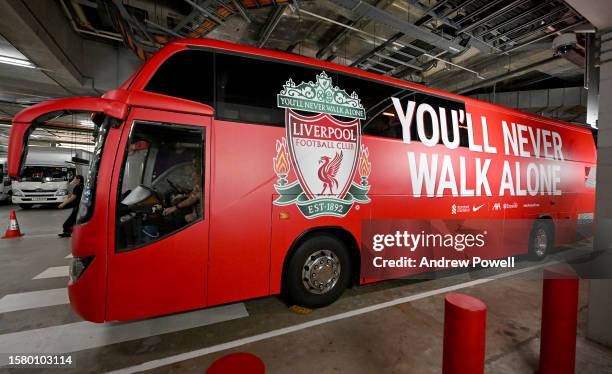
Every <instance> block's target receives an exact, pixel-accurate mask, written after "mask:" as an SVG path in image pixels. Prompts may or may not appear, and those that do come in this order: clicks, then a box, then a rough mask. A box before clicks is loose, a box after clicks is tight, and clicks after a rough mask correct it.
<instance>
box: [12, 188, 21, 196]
mask: <svg viewBox="0 0 612 374" xmlns="http://www.w3.org/2000/svg"><path fill="white" fill-rule="evenodd" d="M13 196H23V192H21V191H20V190H17V189H13Z"/></svg>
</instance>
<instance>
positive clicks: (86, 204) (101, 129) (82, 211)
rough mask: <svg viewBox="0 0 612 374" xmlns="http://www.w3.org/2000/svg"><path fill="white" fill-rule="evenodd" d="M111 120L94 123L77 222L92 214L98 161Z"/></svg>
mask: <svg viewBox="0 0 612 374" xmlns="http://www.w3.org/2000/svg"><path fill="white" fill-rule="evenodd" d="M112 121H113V119H112V118H110V117H106V118H105V119H104V120H103V121H102V123H101V124H100V125H98V124H96V128H95V132H94V138H95V144H94V149H93V154H92V156H91V159H90V161H89V169H88V170H87V176H86V178H85V185H84V186H83V195H82V196H81V202H80V204H79V212H78V214H77V223H84V222H86V221H88V220H89V219H90V218H91V215H92V214H93V209H94V202H95V195H96V180H97V178H98V169H99V168H100V161H101V160H102V151H103V150H104V143H105V142H106V137H107V135H108V129H109V128H110V126H111V122H112ZM94 123H95V121H94Z"/></svg>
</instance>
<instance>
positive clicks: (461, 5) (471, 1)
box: [440, 0, 476, 17]
mask: <svg viewBox="0 0 612 374" xmlns="http://www.w3.org/2000/svg"><path fill="white" fill-rule="evenodd" d="M475 1H476V0H467V1H465V2H464V3H462V4H459V6H458V7H455V8H452V9H451V10H447V11H446V12H444V13H443V14H442V15H441V16H440V17H447V16H448V15H449V14H452V13H453V12H456V11H458V10H459V9H461V8H464V7H466V6H468V5H470V4H472V3H473V2H475Z"/></svg>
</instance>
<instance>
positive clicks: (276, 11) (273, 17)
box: [257, 5, 285, 48]
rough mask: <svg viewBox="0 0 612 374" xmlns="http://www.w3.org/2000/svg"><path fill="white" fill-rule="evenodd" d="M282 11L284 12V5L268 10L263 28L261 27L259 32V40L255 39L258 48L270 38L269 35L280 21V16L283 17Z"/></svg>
mask: <svg viewBox="0 0 612 374" xmlns="http://www.w3.org/2000/svg"><path fill="white" fill-rule="evenodd" d="M284 13H285V6H284V5H283V6H276V7H275V8H273V9H272V11H271V12H270V15H269V16H268V19H267V20H266V23H265V24H264V26H263V28H262V29H261V31H260V33H259V40H258V41H257V46H258V47H259V48H262V47H263V46H264V44H266V42H267V41H268V39H269V38H270V35H272V32H273V31H274V29H275V28H276V26H277V25H278V22H280V20H281V18H282V17H283V14H284Z"/></svg>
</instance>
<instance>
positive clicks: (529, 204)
mask: <svg viewBox="0 0 612 374" xmlns="http://www.w3.org/2000/svg"><path fill="white" fill-rule="evenodd" d="M539 206H540V203H525V204H523V208H537V207H539Z"/></svg>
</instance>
